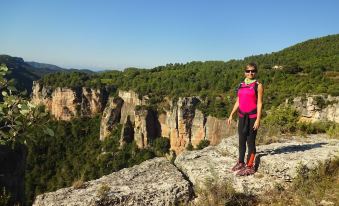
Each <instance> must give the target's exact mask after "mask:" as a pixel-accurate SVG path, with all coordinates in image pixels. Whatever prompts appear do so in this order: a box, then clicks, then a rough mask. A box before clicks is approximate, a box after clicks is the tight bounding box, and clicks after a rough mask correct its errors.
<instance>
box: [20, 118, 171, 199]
mask: <svg viewBox="0 0 339 206" xmlns="http://www.w3.org/2000/svg"><path fill="white" fill-rule="evenodd" d="M48 127H49V128H51V129H52V130H53V131H54V132H55V136H54V137H53V138H50V137H48V136H46V135H45V134H44V132H42V131H40V130H37V129H34V128H33V129H31V130H30V131H29V132H30V136H31V137H32V138H30V139H28V141H27V149H28V155H27V160H26V161H27V165H26V177H25V192H26V195H25V196H26V204H27V205H30V204H31V203H32V200H33V198H34V197H35V196H36V195H38V194H41V193H44V192H47V191H54V190H56V189H59V188H62V187H69V186H73V187H76V188H78V187H82V184H83V182H85V181H88V180H92V179H97V178H99V177H101V176H103V175H107V174H110V173H112V172H115V171H118V170H120V169H122V168H125V167H131V166H133V165H135V164H139V163H141V162H143V161H145V160H147V159H151V158H153V157H155V156H156V155H158V156H164V155H165V154H166V153H168V150H169V140H168V138H162V137H159V138H156V139H155V140H154V141H153V147H151V148H149V149H139V148H138V147H137V145H136V143H135V142H134V141H132V142H131V143H129V144H124V145H123V146H122V148H119V145H120V144H119V139H120V132H121V128H122V125H118V126H117V127H116V128H115V130H114V131H113V132H112V134H111V136H110V137H109V138H107V139H106V140H105V141H103V142H101V141H100V140H99V129H100V116H96V117H93V118H81V119H80V118H79V119H75V120H72V121H69V122H68V121H51V122H49V123H48Z"/></svg>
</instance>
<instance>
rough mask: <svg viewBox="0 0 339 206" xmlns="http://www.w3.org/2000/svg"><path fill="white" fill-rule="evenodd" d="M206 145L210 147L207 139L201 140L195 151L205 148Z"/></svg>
mask: <svg viewBox="0 0 339 206" xmlns="http://www.w3.org/2000/svg"><path fill="white" fill-rule="evenodd" d="M208 145H210V141H209V140H207V139H202V140H201V141H200V142H199V144H198V145H197V149H203V148H205V147H207V146H208Z"/></svg>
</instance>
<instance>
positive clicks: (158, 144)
mask: <svg viewBox="0 0 339 206" xmlns="http://www.w3.org/2000/svg"><path fill="white" fill-rule="evenodd" d="M151 145H152V147H153V149H154V152H155V153H156V154H157V155H158V156H164V155H165V154H166V153H168V151H169V149H170V147H171V145H170V140H169V139H168V138H166V137H158V138H156V139H155V140H154V141H153V142H152V143H151Z"/></svg>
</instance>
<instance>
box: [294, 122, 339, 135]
mask: <svg viewBox="0 0 339 206" xmlns="http://www.w3.org/2000/svg"><path fill="white" fill-rule="evenodd" d="M335 127H336V124H335V123H334V122H330V121H318V122H314V123H306V122H301V123H298V125H297V128H298V130H300V131H301V132H305V133H306V134H318V133H326V132H327V131H328V130H330V128H332V129H335Z"/></svg>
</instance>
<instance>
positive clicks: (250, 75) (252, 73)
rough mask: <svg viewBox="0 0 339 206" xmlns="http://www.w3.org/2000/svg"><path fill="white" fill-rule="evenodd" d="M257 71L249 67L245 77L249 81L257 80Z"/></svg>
mask: <svg viewBox="0 0 339 206" xmlns="http://www.w3.org/2000/svg"><path fill="white" fill-rule="evenodd" d="M256 73H257V71H256V70H255V68H254V67H251V66H247V67H246V70H245V76H246V77H247V78H249V79H253V78H255V75H256Z"/></svg>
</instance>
